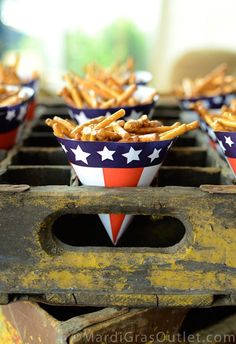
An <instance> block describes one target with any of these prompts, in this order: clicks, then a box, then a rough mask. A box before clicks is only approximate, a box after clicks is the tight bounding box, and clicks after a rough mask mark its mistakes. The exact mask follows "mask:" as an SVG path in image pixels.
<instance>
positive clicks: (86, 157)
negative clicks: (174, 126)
mask: <svg viewBox="0 0 236 344" xmlns="http://www.w3.org/2000/svg"><path fill="white" fill-rule="evenodd" d="M58 141H59V143H60V144H61V146H62V148H63V150H64V152H65V153H66V155H67V158H68V160H69V162H70V164H71V166H72V167H73V168H74V170H75V172H76V174H77V176H78V178H79V180H80V182H81V183H82V184H83V185H93V186H104V187H122V186H149V185H150V184H151V182H152V180H153V178H154V177H155V175H156V174H157V171H158V169H159V168H160V166H161V164H162V162H163V160H164V158H165V156H166V154H167V151H168V150H169V148H170V147H171V145H172V142H173V140H168V141H156V142H136V143H125V142H89V141H78V140H72V139H62V138H58ZM99 217H100V219H101V221H102V223H103V225H104V227H105V229H106V231H107V233H108V235H109V236H110V238H111V240H112V242H113V243H114V244H116V243H117V242H118V240H119V239H120V237H121V235H122V234H123V233H124V231H125V230H126V228H127V227H128V225H129V223H130V222H131V220H132V218H133V216H132V215H125V214H99Z"/></svg>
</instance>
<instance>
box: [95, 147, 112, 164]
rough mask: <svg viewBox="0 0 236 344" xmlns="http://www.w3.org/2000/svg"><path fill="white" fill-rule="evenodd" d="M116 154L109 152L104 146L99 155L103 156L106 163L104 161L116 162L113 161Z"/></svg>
mask: <svg viewBox="0 0 236 344" xmlns="http://www.w3.org/2000/svg"><path fill="white" fill-rule="evenodd" d="M115 152H116V151H112V150H109V149H108V148H107V147H106V146H104V147H103V150H102V151H98V154H100V155H101V157H102V161H104V160H114V159H113V154H114V153H115Z"/></svg>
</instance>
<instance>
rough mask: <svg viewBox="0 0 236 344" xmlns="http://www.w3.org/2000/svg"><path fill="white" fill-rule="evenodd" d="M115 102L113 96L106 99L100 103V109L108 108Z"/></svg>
mask: <svg viewBox="0 0 236 344" xmlns="http://www.w3.org/2000/svg"><path fill="white" fill-rule="evenodd" d="M115 103H116V100H115V99H114V98H112V99H109V100H106V101H105V102H103V103H101V104H100V109H109V108H111V107H113V106H114V105H115Z"/></svg>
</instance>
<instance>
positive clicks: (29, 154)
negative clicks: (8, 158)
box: [11, 147, 68, 166]
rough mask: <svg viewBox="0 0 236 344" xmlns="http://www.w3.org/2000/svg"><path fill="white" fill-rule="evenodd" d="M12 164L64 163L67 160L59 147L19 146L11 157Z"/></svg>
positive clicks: (66, 162) (65, 163)
mask: <svg viewBox="0 0 236 344" xmlns="http://www.w3.org/2000/svg"><path fill="white" fill-rule="evenodd" d="M11 163H12V165H21V166H23V165H24V166H26V165H32V166H33V165H42V166H50V165H61V166H62V165H65V166H68V161H67V158H66V155H65V153H64V152H63V150H62V149H61V148H60V147H58V148H57V147H55V148H54V147H50V148H48V147H47V148H35V147H32V148H31V147H29V148H20V149H19V151H18V152H17V153H16V154H15V155H14V156H13V158H12V162H11Z"/></svg>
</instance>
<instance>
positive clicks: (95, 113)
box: [66, 86, 158, 124]
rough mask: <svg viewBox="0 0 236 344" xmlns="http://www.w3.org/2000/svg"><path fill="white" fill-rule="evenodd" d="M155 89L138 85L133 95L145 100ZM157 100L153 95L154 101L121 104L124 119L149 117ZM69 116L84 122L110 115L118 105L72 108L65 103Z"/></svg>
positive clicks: (117, 108) (80, 122) (116, 109)
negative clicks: (96, 107)
mask: <svg viewBox="0 0 236 344" xmlns="http://www.w3.org/2000/svg"><path fill="white" fill-rule="evenodd" d="M154 91H155V89H154V88H152V87H147V86H138V88H137V91H136V92H135V93H134V97H135V98H136V99H137V100H139V101H142V100H145V99H146V98H147V97H148V96H150V95H151V94H152V93H153V92H154ZM157 100H158V96H155V97H154V101H153V102H151V103H148V104H143V105H136V106H123V107H122V108H123V109H125V112H126V115H125V117H124V118H125V119H126V120H128V119H138V118H139V117H140V116H141V115H143V114H146V115H149V117H151V116H152V111H153V110H154V107H155V104H156V102H157ZM66 106H67V109H68V112H69V115H70V117H71V118H72V119H73V120H75V121H76V122H77V123H79V124H83V123H86V122H87V121H88V120H90V119H92V118H95V117H99V116H110V115H112V114H113V113H114V112H116V111H118V110H119V109H120V107H113V108H109V109H87V108H83V109H79V108H74V107H72V106H70V105H68V104H66Z"/></svg>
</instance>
